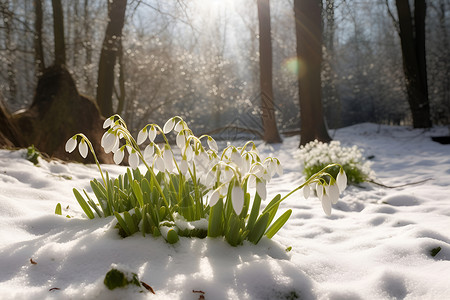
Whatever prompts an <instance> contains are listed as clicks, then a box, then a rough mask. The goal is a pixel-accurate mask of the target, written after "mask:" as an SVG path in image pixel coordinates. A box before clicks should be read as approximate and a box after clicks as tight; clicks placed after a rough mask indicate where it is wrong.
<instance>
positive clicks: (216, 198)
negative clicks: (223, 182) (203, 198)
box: [208, 189, 220, 207]
mask: <svg viewBox="0 0 450 300" xmlns="http://www.w3.org/2000/svg"><path fill="white" fill-rule="evenodd" d="M219 190H220V189H216V190H214V192H213V193H212V194H211V197H210V198H209V203H208V205H209V207H213V206H214V205H216V203H217V201H219V199H220V191H219Z"/></svg>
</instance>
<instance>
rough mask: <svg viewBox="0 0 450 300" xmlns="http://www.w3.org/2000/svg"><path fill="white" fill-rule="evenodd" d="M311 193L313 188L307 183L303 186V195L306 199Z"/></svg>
mask: <svg viewBox="0 0 450 300" xmlns="http://www.w3.org/2000/svg"><path fill="white" fill-rule="evenodd" d="M310 194H311V188H310V187H309V185H308V184H307V185H305V186H304V187H303V197H305V199H308V198H309V195H310Z"/></svg>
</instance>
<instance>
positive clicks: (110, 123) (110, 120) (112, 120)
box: [103, 117, 114, 128]
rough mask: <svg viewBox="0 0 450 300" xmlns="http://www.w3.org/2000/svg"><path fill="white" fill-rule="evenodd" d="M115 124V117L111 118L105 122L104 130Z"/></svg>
mask: <svg viewBox="0 0 450 300" xmlns="http://www.w3.org/2000/svg"><path fill="white" fill-rule="evenodd" d="M113 123H114V117H109V118H107V119H106V120H105V122H103V128H108V127H111V125H112V124H113Z"/></svg>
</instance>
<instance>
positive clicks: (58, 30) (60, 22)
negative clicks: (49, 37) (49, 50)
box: [52, 0, 66, 67]
mask: <svg viewBox="0 0 450 300" xmlns="http://www.w3.org/2000/svg"><path fill="white" fill-rule="evenodd" d="M52 7H53V34H54V36H55V65H56V66H59V67H61V66H64V65H65V64H66V43H65V41H64V14H63V9H62V5H61V0H52Z"/></svg>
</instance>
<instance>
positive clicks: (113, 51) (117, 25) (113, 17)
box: [97, 0, 127, 117]
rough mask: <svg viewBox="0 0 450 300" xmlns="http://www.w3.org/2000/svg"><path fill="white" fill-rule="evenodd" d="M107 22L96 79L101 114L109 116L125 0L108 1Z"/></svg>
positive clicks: (123, 21)
mask: <svg viewBox="0 0 450 300" xmlns="http://www.w3.org/2000/svg"><path fill="white" fill-rule="evenodd" d="M108 3H109V4H108V17H109V22H108V25H107V27H106V32H105V39H104V40H103V46H102V51H101V54H100V62H99V66H98V79H97V104H98V107H99V108H100V112H101V114H102V115H103V116H105V117H109V116H111V115H112V114H113V113H114V112H113V104H112V95H113V89H114V66H115V65H116V58H117V54H118V51H119V47H120V42H121V38H122V28H123V25H124V23H125V9H126V7H127V0H113V1H112V2H111V1H110V2H108Z"/></svg>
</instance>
